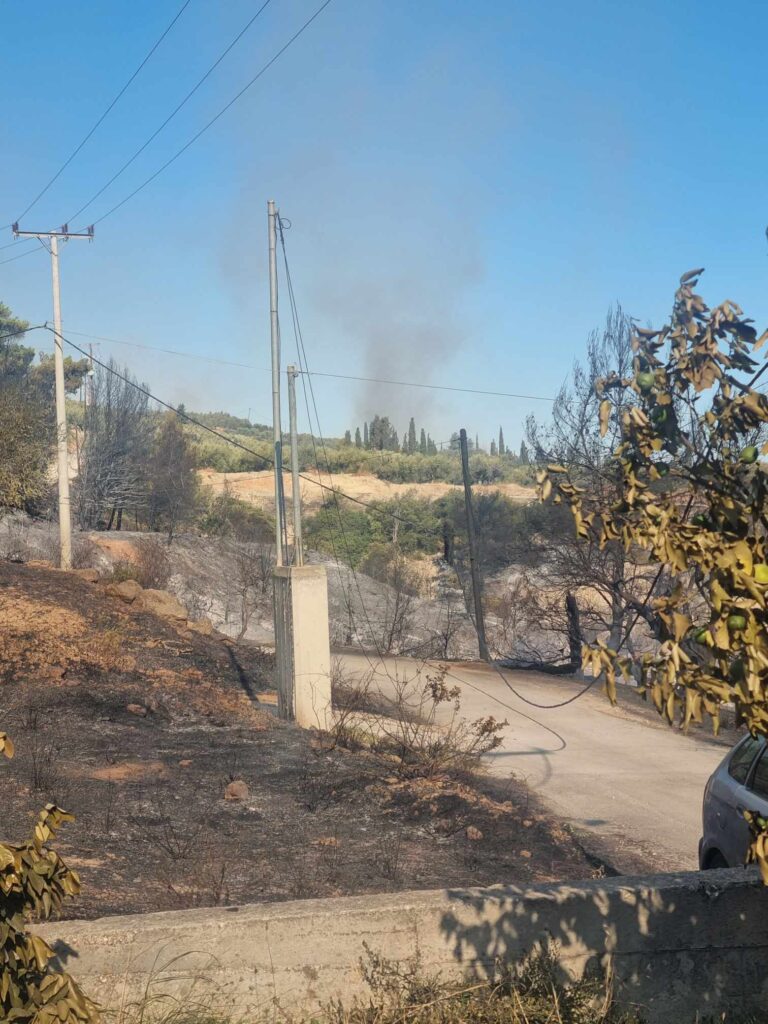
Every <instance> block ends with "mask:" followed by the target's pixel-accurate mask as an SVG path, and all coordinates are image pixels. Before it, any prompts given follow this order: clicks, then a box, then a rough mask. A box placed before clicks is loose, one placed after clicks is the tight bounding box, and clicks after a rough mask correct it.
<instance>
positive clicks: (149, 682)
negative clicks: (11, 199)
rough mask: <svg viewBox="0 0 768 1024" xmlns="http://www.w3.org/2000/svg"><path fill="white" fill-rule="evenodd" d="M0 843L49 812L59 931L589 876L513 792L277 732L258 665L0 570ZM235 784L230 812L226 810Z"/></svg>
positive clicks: (72, 586)
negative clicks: (64, 824)
mask: <svg viewBox="0 0 768 1024" xmlns="http://www.w3.org/2000/svg"><path fill="white" fill-rule="evenodd" d="M0 622H2V629H1V631H0V726H1V727H2V728H3V729H4V730H5V731H7V732H9V733H10V734H11V735H12V737H13V738H14V740H15V742H16V747H17V754H16V757H15V758H14V759H13V760H12V761H8V762H5V763H3V764H2V765H0V771H2V773H3V783H4V785H3V794H4V807H3V810H4V816H3V834H2V838H3V839H5V840H7V841H9V842H13V841H14V840H16V839H21V838H22V837H23V836H24V835H26V834H27V833H28V831H29V829H30V827H31V824H32V821H33V819H34V816H35V815H36V813H37V810H38V809H39V808H40V806H41V805H42V804H44V803H45V802H46V801H49V800H51V801H54V802H57V803H59V804H60V805H63V806H64V807H66V808H67V809H68V810H71V811H73V812H74V813H75V814H76V816H77V820H76V822H75V824H73V825H70V826H68V828H67V829H66V830H65V831H64V832H63V833H62V835H61V840H60V842H59V844H58V845H59V848H60V849H61V851H62V853H63V854H64V856H65V858H66V859H67V860H68V861H69V863H70V864H71V865H72V866H73V867H75V868H76V869H77V870H78V871H79V873H80V875H81V878H82V881H83V892H82V894H81V895H80V896H79V897H78V898H77V899H76V900H74V901H73V902H72V903H70V904H69V906H68V907H67V911H66V912H67V915H68V916H70V917H98V916H101V915H104V914H111V913H136V912H141V911H147V910H161V909H172V908H178V907H192V906H206V905H216V904H226V903H243V902H255V901H261V900H279V899H288V898H302V897H312V896H327V895H342V894H351V893H365V892H381V891H395V890H399V889H411V888H435V887H443V886H467V885H488V884H493V883H518V884H529V883H534V882H538V881H550V880H555V879H567V878H583V877H586V876H589V875H590V874H591V873H592V872H593V870H594V868H593V864H592V863H591V862H590V860H589V858H588V857H587V856H586V855H585V854H584V852H583V851H582V849H581V848H580V846H579V845H578V843H577V841H576V840H575V838H574V837H573V836H572V835H570V834H569V832H568V831H567V830H566V829H564V828H562V827H560V826H559V825H558V824H557V823H556V822H553V821H552V820H550V818H549V817H548V816H547V815H546V814H545V813H543V812H542V810H541V808H540V807H539V806H538V805H537V804H536V802H535V800H533V799H532V798H531V797H530V796H529V794H528V793H527V791H526V789H525V787H524V786H523V785H522V783H517V782H512V783H509V784H504V786H503V787H501V788H500V787H499V785H498V784H494V783H492V782H491V781H490V780H485V779H475V778H469V777H468V778H450V777H440V778H434V779H424V778H418V777H407V776H405V775H404V774H402V773H401V772H400V771H399V770H398V769H399V766H398V764H397V762H396V760H392V759H387V758H386V757H384V756H382V755H374V754H371V753H369V752H364V751H363V752H358V753H351V752H348V751H344V750H335V751H333V752H330V753H328V752H327V748H325V747H324V746H323V744H322V743H320V742H319V740H318V738H317V737H316V736H314V735H313V734H311V733H309V732H303V731H301V730H299V729H296V728H294V727H292V726H289V725H287V724H285V723H283V722H281V721H279V720H278V719H277V718H276V717H275V713H274V703H275V701H274V691H273V690H272V689H271V687H272V673H273V665H272V658H271V656H270V655H268V654H266V653H265V652H263V651H262V650H260V649H259V648H257V647H255V646H253V645H243V644H235V643H234V642H232V641H231V640H228V639H227V638H224V637H222V636H220V635H218V634H214V635H213V636H204V635H200V634H198V633H194V632H191V631H190V630H188V629H187V628H186V627H184V626H176V625H173V624H171V623H170V622H168V621H167V620H163V619H159V618H157V617H155V616H153V615H151V614H146V613H144V614H142V613H137V612H134V611H133V610H132V609H131V607H130V606H129V605H126V604H123V603H122V602H121V601H120V600H119V599H117V598H113V597H109V596H108V595H106V594H105V592H104V590H103V588H102V587H101V586H99V585H94V584H88V583H86V582H84V581H83V580H81V579H79V578H78V577H76V576H74V575H73V574H69V573H61V572H58V571H56V570H52V569H43V568H31V567H29V566H24V565H17V564H12V563H9V562H0ZM232 780H243V781H244V782H245V783H246V784H247V787H248V795H247V798H246V799H244V800H228V799H225V790H226V788H227V786H228V784H229V783H230V782H231V781H232Z"/></svg>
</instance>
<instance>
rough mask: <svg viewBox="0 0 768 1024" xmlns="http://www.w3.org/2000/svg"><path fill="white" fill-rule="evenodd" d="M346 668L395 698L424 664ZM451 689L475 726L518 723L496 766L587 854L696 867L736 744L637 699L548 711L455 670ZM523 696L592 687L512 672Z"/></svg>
mask: <svg viewBox="0 0 768 1024" xmlns="http://www.w3.org/2000/svg"><path fill="white" fill-rule="evenodd" d="M342 657H343V661H344V664H345V667H346V668H347V669H348V670H353V671H355V672H356V673H362V672H365V671H366V670H368V669H369V668H370V667H371V664H372V665H373V667H374V668H375V669H376V678H377V681H378V682H379V683H380V684H381V687H382V690H384V691H385V692H386V690H387V688H388V687H391V683H390V680H389V678H388V674H389V675H390V676H394V675H395V673H396V672H397V673H398V674H399V675H400V676H401V677H403V676H407V677H409V678H411V677H414V678H415V677H416V675H417V674H418V671H419V668H420V665H421V663H419V662H414V661H412V660H410V659H408V658H397V659H395V658H387V659H385V661H384V662H381V661H380V660H379V659H377V658H376V657H375V656H370V657H371V663H370V664H369V661H368V659H367V658H366V657H365V656H364V655H359V654H345V655H343V656H342ZM449 670H450V673H451V675H450V676H449V678H448V680H447V681H448V682H450V683H451V684H456V685H459V686H460V687H461V689H462V713H464V714H465V715H466V716H467V718H470V719H474V718H479V717H481V716H486V715H493V716H494V717H495V718H502V719H503V718H506V719H507V720H508V722H509V725H508V727H507V728H506V729H505V730H504V739H503V744H502V746H501V747H500V748H499V749H498V750H496V751H495V752H494V753H493V754H491V755H490V756H489V758H488V767H489V769H490V770H491V771H492V772H493V773H495V774H497V775H500V776H504V775H507V774H509V773H511V772H514V773H516V774H518V775H520V776H523V777H525V779H526V780H527V782H528V784H529V786H530V787H531V789H532V790H533V791H534V792H536V793H537V794H538V795H539V797H540V798H541V799H542V800H543V801H544V803H545V804H546V805H547V806H548V807H549V808H551V810H553V811H554V812H555V813H557V814H558V815H559V816H561V817H562V818H563V819H564V820H567V821H568V822H569V823H570V824H571V825H572V826H573V827H574V828H575V829H576V830H577V831H578V833H579V834H580V835H582V837H583V838H584V842H585V846H586V847H587V848H588V849H589V850H590V851H591V852H593V853H595V854H597V855H598V856H600V857H602V858H603V859H604V860H605V861H606V862H607V863H608V864H610V865H612V866H613V867H614V868H615V869H616V870H618V871H621V872H622V873H632V872H645V871H649V870H656V871H675V870H683V869H693V868H695V867H697V844H698V840H699V836H700V834H701V799H702V793H703V790H704V785H705V783H706V781H707V778H708V776H709V775H710V773H711V772H712V770H713V769H714V768H715V766H716V765H717V764H718V762H719V761H720V760H721V759H722V757H723V756H724V754H725V752H726V750H727V748H728V745H729V742H730V741H731V740H732V737H728V738H727V739H725V740H715V739H714V738H713V737H712V736H711V735H707V734H704V733H702V732H696V733H694V734H692V735H691V736H683V735H682V734H680V733H678V732H677V731H675V730H672V729H670V728H669V727H668V726H666V725H665V724H664V723H663V722H661V721H660V720H659V719H658V717H657V715H656V713H655V711H654V710H653V709H652V708H649V707H648V706H647V705H646V704H643V703H642V702H641V701H640V700H639V699H638V697H637V696H636V695H635V694H634V693H633V692H631V691H625V692H624V693H622V694H621V695H620V703H619V706H618V707H616V708H612V707H611V706H610V704H609V703H608V701H607V699H606V697H605V696H604V695H603V694H602V693H601V692H600V690H599V688H598V687H595V688H594V690H591V691H590V692H588V693H586V694H585V695H584V696H583V697H581V698H580V699H578V700H576V701H575V702H573V703H571V704H568V705H566V706H565V707H561V708H557V709H552V710H541V709H537V708H533V707H530V706H528V705H526V704H525V703H524V702H523V701H522V700H520V699H518V698H517V697H516V696H515V695H514V694H513V693H512V692H511V691H510V690H509V689H508V688H507V686H506V685H505V684H504V682H503V681H502V680H501V679H500V678H499V676H498V674H497V673H495V672H494V670H493V669H491V668H488V667H487V666H484V665H482V666H479V665H474V664H473V665H467V664H462V665H450V666H449ZM506 675H507V677H508V679H509V680H510V682H511V683H512V685H514V687H515V689H517V690H518V691H519V692H520V693H521V694H522V695H523V696H525V697H526V698H528V699H529V700H532V701H536V702H538V703H542V704H553V703H556V702H558V701H561V700H566V699H567V698H568V697H570V696H573V695H574V694H575V693H577V692H578V691H579V690H580V689H581V688H583V686H584V683H579V682H576V681H573V680H570V679H568V680H563V679H553V678H550V677H547V676H542V675H535V674H531V673H527V672H526V673H520V672H518V673H515V672H509V673H506Z"/></svg>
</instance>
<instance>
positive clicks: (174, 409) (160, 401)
mask: <svg viewBox="0 0 768 1024" xmlns="http://www.w3.org/2000/svg"><path fill="white" fill-rule="evenodd" d="M283 253H284V256H285V250H283ZM286 272H287V273H288V274H289V273H290V272H289V270H288V267H287V262H286ZM288 292H289V297H290V296H291V294H292V292H293V286H292V283H290V282H289V286H288ZM291 307H292V315H293V309H294V307H293V300H291ZM38 326H39V327H45V328H46V329H47V330H49V331H50V330H52V328H50V327H49V326H48V325H47V324H40V325H38ZM36 329H38V328H37V327H35V328H28V330H36ZM296 330H297V343H298V344H300V345H301V352H300V353H299V358H300V359H301V358H302V353H303V354H304V356H305V355H306V353H305V352H304V347H303V339H302V340H301V342H299V340H298V339H299V338H300V337H301V335H300V326H299V325H298V323H297V327H296ZM17 333H25V332H17ZM10 336H11V335H8V337H10ZM62 339H63V341H64V342H65V343H66V344H67V345H69V346H70V347H71V348H74V349H75V351H77V352H80V353H81V355H84V356H87V357H89V358H91V359H92V361H93V362H94V363H95V364H96V365H97V366H100V367H101V368H102V369H104V370H106V371H107V372H108V373H111V374H113V375H114V376H116V377H118V378H119V379H120V380H122V381H123V382H124V383H125V384H128V385H129V386H130V387H132V388H135V389H136V390H137V391H139V392H141V393H142V394H144V395H146V396H147V398H149V399H151V400H152V401H153V402H157V404H158V405H160V406H162V407H163V408H165V409H168V410H169V411H170V412H173V413H175V414H176V415H177V416H179V417H180V418H181V419H184V420H186V421H187V422H188V423H191V424H193V425H194V426H196V427H198V428H200V429H201V430H204V431H207V432H208V433H209V434H212V435H214V436H215V437H216V438H218V439H219V440H224V441H226V442H227V443H228V444H231V445H233V446H234V447H235V448H239V449H241V450H242V451H245V452H248V453H249V454H250V455H253V456H255V457H256V458H257V459H259V460H261V461H262V462H263V463H264V464H265V465H266V466H271V467H272V468H274V460H273V459H271V458H269V457H268V456H266V455H262V454H261V453H260V452H257V451H254V450H253V449H252V448H249V447H248V446H247V445H244V444H241V443H240V442H239V441H236V440H234V438H231V437H228V436H226V435H224V434H220V433H219V431H218V430H215V429H214V428H213V427H209V426H208V425H207V424H205V423H202V422H201V421H200V420H197V419H195V418H194V417H193V416H190V415H189V414H188V413H186V412H182V411H181V410H180V409H178V408H177V407H176V406H173V405H171V404H170V403H169V402H165V401H164V400H163V399H161V398H158V397H157V395H155V394H153V393H152V392H151V391H149V390H148V389H147V388H145V387H142V385H140V384H137V383H136V381H133V380H131V379H130V378H129V377H126V376H125V374H122V373H120V371H119V370H116V369H115V368H114V367H113V366H109V364H107V363H104V362H103V361H102V360H100V359H98V358H97V357H96V356H92V355H91V354H90V353H88V352H86V351H85V349H83V348H81V347H80V346H79V345H77V344H75V342H73V341H71V340H70V339H69V338H67V337H64V336H63V335H62ZM303 362H304V364H305V365H306V363H305V359H304V360H303ZM307 377H308V378H310V387H311V375H310V374H307ZM305 401H307V403H308V399H307V394H306V390H305ZM313 403H314V396H313ZM314 404H315V415H316V418H317V404H316V403H314ZM307 414H308V416H309V418H310V432H311V426H312V424H311V415H310V414H309V405H308V404H307ZM317 426H318V432H319V431H320V425H319V420H318V423H317ZM320 437H321V442H322V443H323V444H324V443H325V442H324V439H323V438H322V434H320ZM312 442H313V445H314V436H313V437H312ZM326 462H328V458H327V453H326ZM316 463H318V465H317V470H318V476H319V474H320V468H319V460H318V459H317V456H316ZM284 472H287V470H285V471H284ZM328 475H329V476H330V469H328ZM299 477H300V479H301V480H304V481H306V482H307V483H310V484H313V485H314V486H316V487H320V488H322V489H323V490H324V491H328V492H330V493H331V494H332V495H333V497H334V502H335V504H336V509H337V513H338V515H339V523H340V527H341V530H342V533H343V529H344V528H343V521H342V518H341V510H340V508H339V506H338V498H339V497H342V498H345V499H346V500H348V501H351V502H354V503H355V504H357V505H362V506H363V507H365V508H368V509H370V510H371V511H373V512H376V513H377V514H378V515H384V516H387V517H388V518H391V519H394V520H397V521H398V522H401V523H404V524H405V525H407V526H410V527H412V528H413V529H415V530H417V531H419V532H422V533H423V532H424V528H423V527H422V526H419V525H417V524H416V523H413V522H411V521H410V520H408V519H406V518H405V517H404V516H400V515H398V514H397V513H395V512H391V511H389V510H388V509H381V508H378V507H377V506H375V505H372V504H371V503H370V502H367V501H363V500H362V499H360V498H354V497H353V496H352V495H350V494H346V493H345V492H344V491H342V490H340V489H339V488H337V487H329V486H328V485H326V484H324V483H322V481H321V480H319V479H318V480H315V479H313V478H312V477H309V476H307V475H306V474H304V473H300V474H299ZM344 540H345V546H346V547H347V553H348V557H349V547H348V545H347V544H346V536H345V535H344ZM331 546H332V548H333V547H334V546H333V541H332V545H331ZM334 559H335V561H336V565H337V569H338V571H339V579H340V580H341V571H340V564H339V558H338V555H337V554H336V551H335V548H334ZM350 569H351V571H352V573H353V578H354V579H355V582H356V584H357V589H358V594H359V597H360V603H361V606H362V608H363V614H364V615H365V617H366V620H367V625H368V628H369V631H370V634H371V638H372V639H373V642H374V646H377V643H376V637H375V633H374V631H373V626H372V624H371V622H370V619H369V618H368V615H367V609H366V607H365V602H364V599H363V596H362V591H361V590H360V584H359V581H358V580H357V575H356V573H355V570H354V568H353V567H351V566H350ZM342 590H343V584H342ZM347 600H349V599H347ZM377 654H378V657H379V659H380V661H381V663H382V665H384V655H383V654H382V652H381V651H379V650H378V648H377ZM426 660H427V659H424V661H425V662H426ZM491 664H492V666H493V667H494V668H495V669H496V671H497V672H498V674H499V675H500V676H501V678H502V680H503V681H504V683H505V684H506V685H507V687H508V688H509V689H510V690H511V691H512V693H514V695H515V696H516V697H517V698H518V699H519V700H521V701H523V703H525V704H529V705H530V706H532V707H536V708H541V709H552V708H557V707H564V706H565V705H566V704H571V703H573V701H575V700H578V698H579V697H581V696H583V694H584V693H586V692H587V691H588V690H589V689H591V688H592V686H593V685H594V684H595V682H596V681H597V678H595V679H593V680H592V681H591V682H590V683H589V684H588V685H587V686H586V687H584V689H583V690H582V691H580V692H579V693H578V694H576V695H574V696H572V697H570V698H569V699H567V700H565V701H562V702H559V703H557V704H551V705H549V704H538V703H536V702H535V701H531V700H529V699H528V698H526V697H523V696H522V694H520V693H518V692H517V690H515V689H514V687H513V686H512V685H511V683H509V681H508V680H507V679H506V677H505V676H504V675H503V673H502V672H501V671H500V669H499V667H498V666H497V665H496V664H495V663H493V662H492V663H491ZM384 670H385V672H387V670H386V666H385V668H384ZM387 675H389V673H388V672H387ZM448 675H453V678H455V679H458V680H459V681H460V682H462V683H464V684H465V685H467V686H470V687H472V686H473V684H471V683H469V682H468V681H467V680H465V679H462V678H461V677H460V676H456V675H455V674H454V673H450V672H448ZM390 678H391V677H390ZM474 688H475V689H478V687H474ZM481 692H485V691H481ZM486 696H489V697H492V695H490V694H486ZM492 699H493V700H496V701H497V702H498V703H500V704H502V705H503V702H502V701H499V700H498V698H496V697H492ZM503 706H505V707H508V705H503ZM510 710H512V711H515V709H514V708H510ZM516 713H517V714H522V712H516ZM536 724H537V725H541V723H540V722H537V723H536ZM542 728H544V729H546V728H548V727H547V726H544V725H542ZM559 738H560V737H559Z"/></svg>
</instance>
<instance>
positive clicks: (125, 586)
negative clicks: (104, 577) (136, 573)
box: [106, 580, 144, 604]
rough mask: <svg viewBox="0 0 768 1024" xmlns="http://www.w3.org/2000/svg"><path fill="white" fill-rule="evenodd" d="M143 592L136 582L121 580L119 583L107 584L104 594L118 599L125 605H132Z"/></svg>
mask: <svg viewBox="0 0 768 1024" xmlns="http://www.w3.org/2000/svg"><path fill="white" fill-rule="evenodd" d="M143 590H144V588H143V587H141V586H140V585H139V584H138V583H137V582H136V580H122V581H121V582H120V583H108V584H107V586H106V592H107V593H108V594H109V595H110V596H111V597H119V598H120V600H121V601H125V603H126V604H133V602H134V601H135V600H136V598H137V597H138V596H139V594H141V593H143Z"/></svg>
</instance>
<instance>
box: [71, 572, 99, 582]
mask: <svg viewBox="0 0 768 1024" xmlns="http://www.w3.org/2000/svg"><path fill="white" fill-rule="evenodd" d="M72 573H73V575H74V576H79V577H80V579H81V580H85V582H86V583H98V582H99V580H100V579H101V577H100V576H99V570H98V569H73V570H72Z"/></svg>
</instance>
